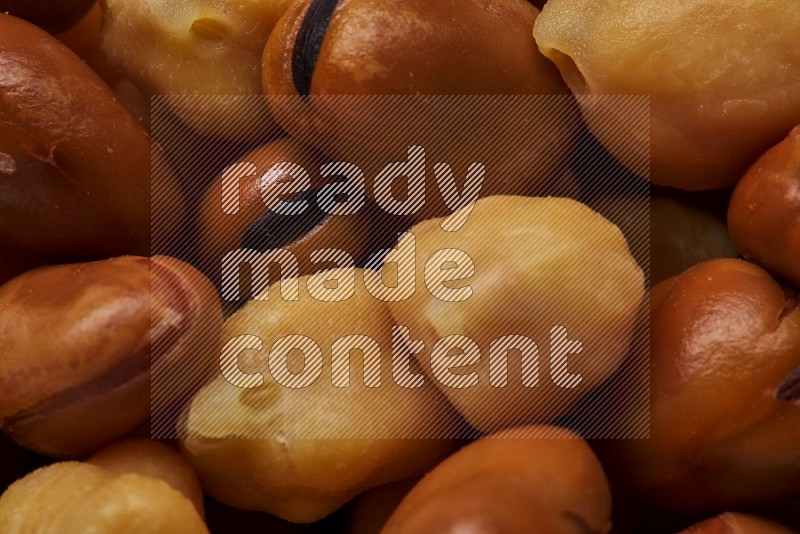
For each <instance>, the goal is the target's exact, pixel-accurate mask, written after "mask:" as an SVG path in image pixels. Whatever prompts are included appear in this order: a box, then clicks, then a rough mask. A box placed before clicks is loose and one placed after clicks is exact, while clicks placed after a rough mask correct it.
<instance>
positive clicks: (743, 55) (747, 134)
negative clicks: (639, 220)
mask: <svg viewBox="0 0 800 534" xmlns="http://www.w3.org/2000/svg"><path fill="white" fill-rule="evenodd" d="M798 35H800V11H799V10H798V9H797V5H796V2H793V1H791V0H768V1H764V0H746V1H740V2H728V1H727V0H690V1H685V2H680V3H679V4H676V3H665V2H661V1H660V0H647V1H642V0H601V1H597V0H550V1H549V2H548V3H547V4H546V5H545V7H544V9H543V10H542V13H541V15H540V16H539V18H538V19H537V21H536V25H535V27H534V36H535V38H536V42H537V44H538V46H539V49H540V50H541V51H542V53H543V54H544V55H545V56H547V57H548V58H550V59H551V60H552V61H553V62H555V64H556V65H557V66H558V67H559V69H560V70H561V73H562V75H563V77H564V79H565V80H566V82H567V84H568V85H569V86H570V88H571V89H572V91H573V92H574V93H576V94H587V95H599V94H621V95H631V94H634V95H649V97H650V98H649V102H650V121H649V127H647V126H646V125H645V124H643V123H642V122H641V121H638V120H637V117H635V116H634V115H636V113H634V112H632V111H630V110H625V109H622V108H620V107H613V106H607V105H605V104H606V102H605V101H603V100H594V99H585V100H582V99H580V98H579V104H581V106H582V111H583V112H584V117H585V118H586V120H587V123H588V125H589V127H590V129H591V130H592V131H593V133H594V134H595V135H596V136H597V137H598V139H599V140H600V141H601V143H603V144H604V145H605V147H606V148H607V149H608V150H609V151H610V152H611V153H612V154H614V155H615V156H616V157H617V158H618V159H619V160H620V161H621V162H622V163H624V164H626V165H627V166H628V167H629V168H630V169H631V170H632V171H634V172H636V173H638V174H640V175H641V176H646V177H647V176H649V178H650V179H651V180H652V182H653V183H655V184H658V185H665V186H670V187H675V188H679V189H685V190H692V191H696V190H703V189H717V188H724V187H727V186H730V185H733V184H734V183H736V182H737V181H738V180H739V178H741V176H742V174H743V173H744V172H745V170H747V168H748V167H749V166H750V165H751V164H752V163H753V162H754V161H755V160H756V159H757V158H758V157H759V156H760V155H761V154H762V153H763V152H764V151H765V150H767V149H768V148H769V147H770V146H772V145H774V144H775V143H777V142H778V141H780V139H782V138H783V137H784V136H786V134H787V133H788V132H789V130H790V129H791V128H792V127H793V126H795V125H796V124H797V123H798V122H800V48H798V47H797V36H798ZM620 132H622V133H624V134H626V135H620ZM648 146H649V154H650V158H649V161H648V159H647V158H641V157H639V155H640V154H641V153H642V150H641V149H644V151H645V152H644V153H646V151H647V148H648Z"/></svg>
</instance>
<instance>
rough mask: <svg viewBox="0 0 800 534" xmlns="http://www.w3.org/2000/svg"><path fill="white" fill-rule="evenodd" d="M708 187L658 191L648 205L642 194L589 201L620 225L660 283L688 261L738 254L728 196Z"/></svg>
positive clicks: (638, 257)
mask: <svg viewBox="0 0 800 534" xmlns="http://www.w3.org/2000/svg"><path fill="white" fill-rule="evenodd" d="M716 193H717V192H714V195H713V197H712V196H711V195H709V194H708V193H703V194H702V196H700V194H698V193H695V194H693V195H691V196H690V195H687V194H676V193H673V192H667V191H661V190H659V191H654V192H653V193H652V195H651V196H650V198H649V209H643V208H644V206H643V205H642V202H641V199H639V198H636V197H625V196H612V197H602V198H599V199H595V200H593V201H591V202H590V203H589V205H590V206H591V207H592V208H593V209H596V210H597V211H598V212H599V213H600V214H602V215H603V216H604V217H607V218H608V219H609V220H610V221H611V222H613V223H614V224H616V225H617V226H619V227H620V229H621V230H622V232H623V233H624V234H625V237H626V238H627V239H628V242H629V243H631V250H632V252H633V255H634V256H635V257H636V261H637V262H638V263H639V265H641V266H642V268H643V269H645V270H646V266H649V272H650V282H651V283H653V284H656V283H658V282H661V281H663V280H666V279H667V278H670V277H672V276H675V275H677V274H680V273H682V272H683V271H685V270H686V269H688V268H689V267H692V266H694V265H697V264H698V263H702V262H704V261H706V260H711V259H714V258H738V257H739V254H738V252H736V248H734V246H733V243H731V238H730V236H729V235H728V228H727V226H726V225H725V217H724V208H723V209H718V205H720V204H721V201H724V199H726V198H727V197H723V196H721V195H718V194H716Z"/></svg>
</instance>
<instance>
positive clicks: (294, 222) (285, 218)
mask: <svg viewBox="0 0 800 534" xmlns="http://www.w3.org/2000/svg"><path fill="white" fill-rule="evenodd" d="M302 200H305V201H306V202H307V205H306V209H305V210H304V211H303V213H298V214H295V215H283V214H281V213H276V212H275V210H270V211H269V212H267V213H266V214H264V215H262V216H261V217H259V218H258V219H256V220H255V221H253V223H252V224H251V225H250V226H249V227H248V228H247V230H246V231H245V233H244V237H243V239H242V246H243V247H244V248H246V249H250V250H256V251H258V252H262V253H264V252H269V251H271V250H275V249H279V248H284V247H285V246H286V245H289V244H291V243H294V242H295V241H297V240H298V239H300V238H301V237H303V236H304V235H306V234H308V233H309V232H311V231H312V230H313V229H314V228H317V227H318V226H320V224H322V223H323V222H324V221H325V219H327V218H328V213H326V212H325V211H324V210H322V209H321V208H320V206H319V205H318V204H317V191H306V192H305V193H302V194H300V195H297V196H296V197H292V198H291V199H289V201H302ZM287 202H288V201H287Z"/></svg>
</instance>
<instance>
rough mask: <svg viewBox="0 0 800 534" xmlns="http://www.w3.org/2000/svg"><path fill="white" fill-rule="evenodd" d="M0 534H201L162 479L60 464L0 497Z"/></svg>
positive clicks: (199, 523) (185, 504)
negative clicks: (100, 533)
mask: <svg viewBox="0 0 800 534" xmlns="http://www.w3.org/2000/svg"><path fill="white" fill-rule="evenodd" d="M0 530H2V531H3V532H6V533H8V534H22V533H25V532H41V533H43V534H46V533H53V534H55V533H57V532H109V533H110V532H118V533H121V534H127V533H130V534H133V533H135V532H149V533H152V534H162V533H163V534H171V533H176V534H177V533H181V534H183V533H185V534H203V533H207V532H208V529H207V528H206V526H205V524H204V523H203V520H202V518H201V517H200V515H199V514H198V513H197V510H196V509H195V508H194V506H193V505H192V503H191V502H190V501H189V499H187V498H186V497H184V496H183V495H182V494H181V493H180V492H178V491H177V490H176V489H174V488H173V487H171V486H170V485H169V484H167V483H166V482H164V481H163V480H159V479H157V478H153V477H149V476H145V475H140V474H136V473H121V474H120V473H114V472H112V471H108V470H106V469H103V468H101V467H97V466H95V465H92V464H89V463H82V462H61V463H56V464H52V465H50V466H48V467H44V468H41V469H39V470H37V471H34V472H33V473H31V474H29V475H28V476H26V477H25V478H22V479H20V480H19V481H17V482H15V483H14V484H13V485H12V486H11V487H10V488H9V489H8V490H7V491H6V492H5V493H3V495H2V496H0Z"/></svg>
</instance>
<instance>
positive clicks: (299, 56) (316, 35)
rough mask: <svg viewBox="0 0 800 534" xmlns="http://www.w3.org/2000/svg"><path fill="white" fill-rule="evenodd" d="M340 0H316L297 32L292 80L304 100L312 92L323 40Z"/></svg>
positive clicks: (293, 52)
mask: <svg viewBox="0 0 800 534" xmlns="http://www.w3.org/2000/svg"><path fill="white" fill-rule="evenodd" d="M338 1H339V0H314V1H313V2H311V5H310V6H309V8H308V11H307V12H306V16H305V18H304V19H303V24H302V25H301V26H300V30H299V31H298V32H297V38H296V39H295V42H294V49H293V50H292V81H293V82H294V87H295V89H297V92H298V93H299V94H300V97H301V98H302V99H303V100H307V99H308V96H309V94H310V93H311V79H312V78H313V77H314V70H315V69H316V67H317V60H318V59H319V51H320V49H322V40H323V39H324V38H325V33H326V32H327V31H328V25H329V24H330V22H331V17H332V16H333V11H334V10H335V9H336V4H337V3H338Z"/></svg>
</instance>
